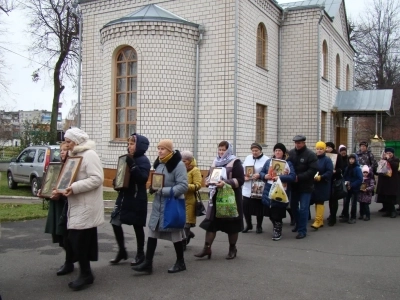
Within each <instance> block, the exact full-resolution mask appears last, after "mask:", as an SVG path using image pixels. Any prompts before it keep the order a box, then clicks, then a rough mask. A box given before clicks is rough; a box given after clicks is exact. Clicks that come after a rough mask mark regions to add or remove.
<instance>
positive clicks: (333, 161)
mask: <svg viewBox="0 0 400 300" xmlns="http://www.w3.org/2000/svg"><path fill="white" fill-rule="evenodd" d="M325 155H326V156H328V157H329V158H330V159H331V160H332V164H333V168H334V169H335V167H336V161H337V156H338V155H337V154H336V153H325Z"/></svg>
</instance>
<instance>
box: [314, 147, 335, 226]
mask: <svg viewBox="0 0 400 300" xmlns="http://www.w3.org/2000/svg"><path fill="white" fill-rule="evenodd" d="M325 150H326V144H325V143H324V142H322V141H319V142H317V143H316V144H315V152H316V154H317V157H318V172H317V174H315V176H314V191H313V193H312V196H311V199H312V201H313V202H314V204H315V220H314V223H313V224H312V225H311V227H312V228H314V229H317V230H318V229H319V228H320V227H323V226H324V211H325V205H324V203H325V201H328V200H329V197H330V195H331V178H332V175H333V163H332V160H331V159H330V158H329V157H327V156H326V154H325Z"/></svg>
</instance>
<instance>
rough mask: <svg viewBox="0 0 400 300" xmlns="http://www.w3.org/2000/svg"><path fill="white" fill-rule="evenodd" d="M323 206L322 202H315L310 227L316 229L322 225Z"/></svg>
mask: <svg viewBox="0 0 400 300" xmlns="http://www.w3.org/2000/svg"><path fill="white" fill-rule="evenodd" d="M324 208H325V206H324V205H323V204H315V221H314V223H313V224H312V225H311V227H312V228H314V229H318V228H320V227H323V226H324Z"/></svg>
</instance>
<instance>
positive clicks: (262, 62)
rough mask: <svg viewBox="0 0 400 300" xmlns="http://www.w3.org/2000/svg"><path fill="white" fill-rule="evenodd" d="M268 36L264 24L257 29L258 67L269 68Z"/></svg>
mask: <svg viewBox="0 0 400 300" xmlns="http://www.w3.org/2000/svg"><path fill="white" fill-rule="evenodd" d="M267 52H268V36H267V30H266V29H265V25H264V24H263V23H260V24H258V28H257V61H256V64H257V66H259V67H261V68H267Z"/></svg>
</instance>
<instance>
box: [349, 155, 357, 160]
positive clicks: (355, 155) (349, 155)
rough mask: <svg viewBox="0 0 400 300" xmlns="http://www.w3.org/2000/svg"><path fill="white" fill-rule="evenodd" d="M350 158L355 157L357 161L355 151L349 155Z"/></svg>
mask: <svg viewBox="0 0 400 300" xmlns="http://www.w3.org/2000/svg"><path fill="white" fill-rule="evenodd" d="M350 158H354V159H355V160H356V161H357V156H356V155H355V154H354V153H352V154H350V155H349V159H350Z"/></svg>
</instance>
